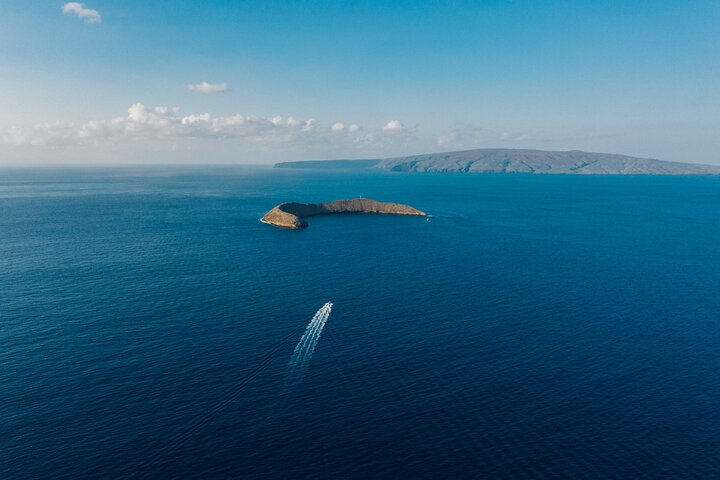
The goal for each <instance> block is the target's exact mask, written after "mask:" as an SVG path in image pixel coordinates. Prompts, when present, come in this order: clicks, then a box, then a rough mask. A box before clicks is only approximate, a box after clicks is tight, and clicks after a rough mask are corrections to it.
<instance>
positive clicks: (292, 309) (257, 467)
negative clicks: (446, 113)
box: [0, 167, 720, 480]
mask: <svg viewBox="0 0 720 480" xmlns="http://www.w3.org/2000/svg"><path fill="white" fill-rule="evenodd" d="M359 196H364V197H369V198H374V199H377V200H384V201H394V202H400V203H406V204H409V205H412V206H414V207H416V208H419V209H421V210H424V211H426V212H428V213H429V214H431V217H430V218H429V221H426V219H425V218H418V217H401V216H382V215H335V216H323V217H313V218H310V219H308V223H309V225H310V226H309V228H307V229H305V230H302V231H289V230H282V229H277V228H273V227H271V226H269V225H265V224H262V223H260V221H259V218H260V217H261V216H262V215H263V213H265V212H266V211H267V210H269V209H270V208H272V207H273V206H274V205H276V204H278V203H280V202H283V201H300V202H322V201H330V200H335V199H341V198H354V197H359ZM328 302H331V303H332V306H331V310H330V307H324V305H325V304H326V303H328ZM323 309H325V310H323ZM719 312H720V178H719V177H703V176H699V177H660V176H657V177H655V176H563V175H557V176H552V175H548V176H543V175H482V174H475V175H471V174H414V173H393V172H374V171H362V170H358V171H351V170H337V171H333V170H327V171H322V170H278V169H271V168H262V167H214V168H210V167H206V168H201V167H196V168H193V167H146V168H139V167H138V168H130V167H128V168H115V169H111V168H104V169H100V168H87V169H80V168H75V169H54V170H53V169H46V170H43V169H8V168H5V169H2V170H0V478H3V479H6V480H10V479H13V480H14V479H86V478H87V479H98V478H103V479H114V478H138V479H169V478H192V479H201V478H202V479H229V478H238V479H274V478H288V479H290V478H291V479H339V478H348V479H355V478H357V479H380V478H391V479H397V478H412V479H437V478H468V479H470V478H473V479H475V478H512V479H522V478H528V479H535V478H572V479H582V478H587V479H596V478H597V479H605V478H637V479H640V478H647V479H656V478H719V477H720V374H718V372H719V371H720V348H719V345H720V313H719ZM316 313H317V316H316ZM325 314H327V315H325ZM314 316H316V317H314ZM323 317H324V320H323ZM313 318H315V321H314V323H313V324H312V325H311V328H310V329H308V331H307V332H306V328H307V327H308V324H309V323H310V322H311V320H312V319H313ZM321 320H322V321H321ZM321 324H322V325H321ZM323 326H324V328H323ZM313 328H314V330H313ZM304 334H306V335H308V334H309V335H310V336H309V337H305V339H304V340H303V342H304V343H299V342H301V337H302V336H303V335H304ZM313 342H314V344H313Z"/></svg>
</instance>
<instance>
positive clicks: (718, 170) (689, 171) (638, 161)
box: [275, 148, 720, 175]
mask: <svg viewBox="0 0 720 480" xmlns="http://www.w3.org/2000/svg"><path fill="white" fill-rule="evenodd" d="M275 168H324V169H327V168H344V169H368V168H376V169H381V170H389V171H393V172H459V173H525V174H545V175H553V174H555V175H558V174H565V175H720V165H701V164H694V163H681V162H668V161H664V160H655V159H650V158H639V157H630V156H627V155H616V154H610V153H591V152H583V151H580V150H572V151H544V150H512V149H502V148H496V149H478V150H464V151H460V152H447V153H430V154H425V155H413V156H409V157H397V158H385V159H376V160H367V159H366V160H312V161H297V162H281V163H276V164H275Z"/></svg>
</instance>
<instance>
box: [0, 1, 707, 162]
mask: <svg viewBox="0 0 720 480" xmlns="http://www.w3.org/2000/svg"><path fill="white" fill-rule="evenodd" d="M66 3H67V2H62V1H60V2H54V1H27V2H17V1H13V2H10V1H0V9H1V10H0V11H1V12H2V14H1V15H0V72H2V73H1V74H0V105H1V107H2V108H0V164H11V163H63V162H71V163H76V162H78V163H79V162H90V163H98V164H100V163H126V162H132V163H137V162H141V163H167V162H179V163H181V162H182V163H185V162H193V163H201V162H206V163H227V162H242V163H260V162H271V161H276V160H285V159H307V158H339V157H341V158H363V157H377V156H392V155H404V154H412V153H423V152H429V151H450V150H458V149H465V148H482V147H511V148H540V149H583V150H590V151H604V152H613V153H626V154H631V155H638V156H647V157H653V158H660V159H667V160H676V161H690V162H703V163H716V164H717V163H720V155H719V154H718V152H720V0H697V1H690V2H688V1H661V0H658V1H652V2H651V1H622V2H620V1H618V2H595V1H593V2H589V1H588V2H586V1H581V0H576V1H564V2H560V1H558V2H550V1H485V2H481V1H474V2H462V1H453V2H451V1H432V2H421V1H416V2H387V1H386V2H379V1H378V2H368V1H366V2H340V1H322V2H321V1H315V2H310V1H304V2H300V1H278V2H275V1H263V2H250V1H245V2H243V1H203V2H199V1H181V0H175V1H154V2H146V1H134V0H129V1H122V2H120V1H107V0H88V1H86V2H81V3H82V4H73V3H71V4H70V5H69V6H67V5H66ZM64 8H65V11H64ZM202 82H206V83H207V85H206V87H197V86H198V85H202ZM193 86H196V87H197V88H194V87H193ZM223 90H224V91H223ZM156 107H161V108H157V109H156Z"/></svg>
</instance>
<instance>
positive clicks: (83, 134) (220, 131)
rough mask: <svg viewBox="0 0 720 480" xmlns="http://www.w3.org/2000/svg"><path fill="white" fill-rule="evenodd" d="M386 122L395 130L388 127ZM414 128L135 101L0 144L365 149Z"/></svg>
mask: <svg viewBox="0 0 720 480" xmlns="http://www.w3.org/2000/svg"><path fill="white" fill-rule="evenodd" d="M388 125H389V126H391V128H388ZM414 133H415V129H409V128H406V127H404V126H403V125H402V124H401V123H400V122H399V121H397V120H392V121H390V122H388V124H387V125H385V127H383V128H379V129H376V130H370V131H367V130H366V129H365V128H364V127H362V126H361V125H359V124H357V123H350V124H347V125H346V124H344V123H341V122H335V123H332V124H330V125H329V126H322V125H320V124H319V123H318V121H317V120H316V119H315V118H307V119H298V118H295V117H293V116H286V117H284V116H280V115H278V116H273V117H261V116H257V115H243V114H240V113H237V114H234V115H229V116H214V115H212V114H210V113H207V112H206V113H191V114H187V115H183V114H181V112H180V108H179V107H167V106H157V107H154V108H149V107H147V106H146V105H144V104H142V103H135V104H133V105H131V106H130V108H128V110H127V115H125V116H118V117H114V118H110V119H101V120H90V121H87V122H84V123H79V124H76V123H73V122H54V123H41V124H37V125H35V126H32V127H29V128H28V127H24V128H23V127H17V126H13V127H11V128H10V129H8V130H7V131H6V132H4V133H2V134H0V143H2V144H4V145H9V146H18V147H19V146H30V147H43V146H48V147H63V146H97V145H117V144H123V143H127V142H135V141H145V142H149V143H151V142H158V141H160V142H161V141H164V140H175V139H181V138H192V139H197V140H218V139H224V140H230V141H235V142H238V143H241V144H264V145H269V146H271V145H277V144H295V145H300V146H302V145H309V144H313V143H323V142H326V143H334V144H337V145H345V146H348V147H350V146H355V147H363V146H369V145H390V144H397V143H398V142H407V141H408V140H410V139H411V138H412V137H413V135H414Z"/></svg>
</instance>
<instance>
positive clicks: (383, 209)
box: [260, 198, 426, 229]
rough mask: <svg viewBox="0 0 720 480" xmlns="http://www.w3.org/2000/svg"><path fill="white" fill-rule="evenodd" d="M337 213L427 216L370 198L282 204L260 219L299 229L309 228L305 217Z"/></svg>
mask: <svg viewBox="0 0 720 480" xmlns="http://www.w3.org/2000/svg"><path fill="white" fill-rule="evenodd" d="M336 213H382V214H391V215H422V216H424V215H426V213H425V212H423V211H422V210H418V209H416V208H413V207H411V206H409V205H403V204H401V203H392V202H378V201H377V200H372V199H370V198H354V199H352V200H335V201H334V202H328V203H297V202H286V203H281V204H280V205H278V206H277V207H275V208H273V209H272V210H270V211H269V212H267V213H266V214H265V215H263V217H262V218H261V219H260V220H261V221H262V222H263V223H268V224H270V225H274V226H276V227H283V228H292V229H299V228H305V227H307V222H305V220H303V218H304V217H312V216H314V215H327V214H336Z"/></svg>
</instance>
